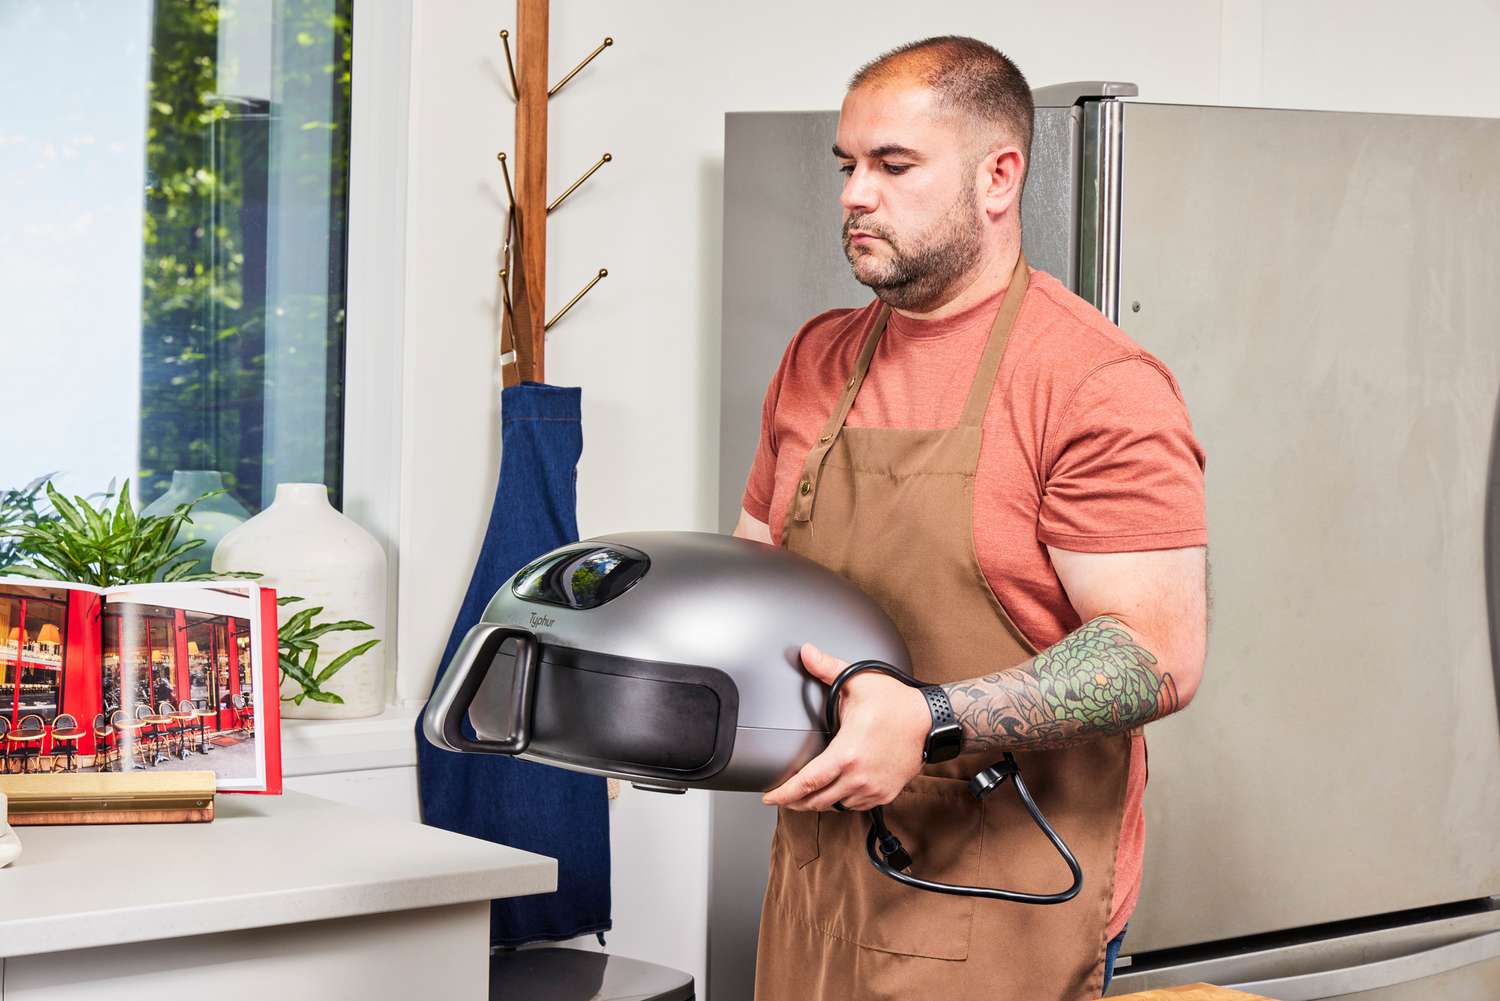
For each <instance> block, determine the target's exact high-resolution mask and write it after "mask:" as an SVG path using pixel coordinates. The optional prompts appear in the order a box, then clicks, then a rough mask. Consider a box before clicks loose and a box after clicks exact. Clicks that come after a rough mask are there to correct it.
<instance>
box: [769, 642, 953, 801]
mask: <svg viewBox="0 0 1500 1001" xmlns="http://www.w3.org/2000/svg"><path fill="white" fill-rule="evenodd" d="M801 652H802V666H803V667H805V668H807V673H808V674H811V675H812V676H813V677H814V678H817V679H818V680H819V681H821V682H823V684H825V685H831V684H833V681H834V679H835V678H837V677H838V676H839V672H840V671H842V670H843V669H844V668H846V667H848V666H849V662H848V661H844V660H839V659H838V658H837V657H832V656H829V655H828V654H826V653H824V652H823V651H821V650H819V649H818V648H817V647H815V646H813V645H812V644H811V643H806V644H804V645H803V647H802V651H801ZM842 698H843V703H842V705H840V706H839V732H838V733H837V734H836V735H835V736H834V738H833V740H832V741H830V742H829V744H828V746H827V747H826V748H824V750H823V753H822V754H819V755H818V756H817V757H816V758H813V759H812V760H811V761H809V762H808V763H807V764H806V765H804V766H803V767H802V770H801V771H799V772H798V773H797V774H796V775H793V776H792V777H791V778H789V779H787V780H786V781H785V782H783V783H782V784H781V785H779V786H777V787H776V788H775V789H773V790H771V791H770V792H768V793H766V795H765V796H764V797H762V802H765V803H769V804H771V805H773V806H784V807H786V808H787V809H789V810H831V809H833V804H835V803H842V804H843V805H844V808H845V809H848V810H868V809H870V808H871V807H874V806H884V805H885V804H886V803H889V802H890V801H891V800H893V799H895V798H896V796H897V795H898V794H899V793H900V792H901V790H902V789H903V788H904V787H905V786H906V783H908V782H910V781H911V780H912V778H913V777H914V776H915V775H917V773H918V772H920V771H921V770H922V747H923V745H924V744H925V743H926V741H927V734H928V732H929V731H930V730H931V728H932V714H931V713H930V712H929V711H928V709H927V700H926V699H925V698H923V697H922V693H921V692H919V691H917V690H916V689H915V688H911V687H909V686H907V685H904V684H902V683H901V682H899V681H897V680H896V679H895V678H889V677H886V676H885V675H883V674H877V673H875V672H873V671H872V672H865V673H863V674H859V675H856V676H855V677H853V678H850V679H849V681H848V683H846V684H845V685H844V688H843V695H842Z"/></svg>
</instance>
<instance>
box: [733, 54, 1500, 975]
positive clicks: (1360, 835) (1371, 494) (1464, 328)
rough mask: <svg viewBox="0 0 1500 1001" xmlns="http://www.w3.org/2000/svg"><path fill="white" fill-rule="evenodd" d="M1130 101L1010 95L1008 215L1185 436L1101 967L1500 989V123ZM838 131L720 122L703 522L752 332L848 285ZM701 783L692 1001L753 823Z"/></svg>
mask: <svg viewBox="0 0 1500 1001" xmlns="http://www.w3.org/2000/svg"><path fill="white" fill-rule="evenodd" d="M1134 93H1135V89H1134V88H1133V87H1131V86H1130V85H1124V84H1105V83H1091V84H1074V85H1065V86H1062V87H1055V88H1047V89H1045V90H1041V91H1038V92H1037V104H1038V111H1037V116H1036V126H1037V128H1036V143H1035V149H1034V151H1033V159H1032V164H1031V173H1030V178H1029V181H1028V183H1027V187H1026V195H1025V200H1024V203H1023V212H1022V219H1023V224H1024V233H1025V249H1026V253H1027V255H1028V257H1029V258H1030V260H1031V261H1032V263H1033V264H1034V265H1035V266H1037V267H1040V268H1043V269H1045V270H1047V271H1050V272H1052V273H1053V274H1054V275H1056V276H1057V277H1058V278H1060V279H1062V280H1063V281H1065V282H1066V283H1067V284H1068V285H1069V286H1070V287H1072V288H1073V289H1074V290H1075V291H1077V292H1078V293H1079V294H1080V295H1082V296H1083V297H1085V298H1086V299H1088V300H1090V301H1091V302H1093V303H1094V304H1095V305H1096V306H1097V307H1098V308H1099V309H1100V310H1102V311H1103V312H1104V313H1105V314H1106V315H1108V316H1109V317H1111V318H1112V319H1114V320H1116V322H1118V323H1119V324H1120V326H1121V327H1123V328H1124V330H1125V331H1126V332H1127V333H1128V334H1130V335H1131V336H1132V337H1134V338H1135V339H1136V340H1137V341H1139V342H1140V343H1141V344H1143V345H1144V346H1145V347H1146V348H1147V349H1148V350H1150V351H1151V352H1153V353H1154V354H1156V355H1157V356H1159V357H1160V358H1162V359H1163V360H1164V361H1165V362H1166V363H1167V364H1168V365H1169V366H1170V367H1171V368H1172V370H1173V372H1174V373H1175V374H1176V376H1177V378H1178V380H1179V382H1180V383H1181V385H1182V388H1183V392H1184V394H1185V395H1186V398H1187V402H1188V407H1189V410H1190V412H1191V415H1192V419H1193V422H1194V426H1195V428H1196V430H1197V433H1198V435H1199V438H1200V439H1201V441H1202V442H1203V445H1204V447H1205V449H1206V451H1207V454H1208V473H1207V479H1208V508H1209V539H1210V562H1211V567H1212V610H1211V632H1210V646H1209V654H1208V664H1207V669H1206V676H1205V680H1204V683H1203V686H1202V688H1201V690H1200V692H1199V694H1198V696H1197V698H1196V700H1195V701H1194V703H1193V704H1192V705H1191V706H1190V707H1189V708H1188V709H1187V710H1186V711H1185V712H1183V713H1181V714H1179V715H1177V716H1174V717H1172V718H1169V719H1166V720H1163V721H1161V722H1158V723H1155V724H1152V725H1151V726H1150V727H1148V729H1147V735H1148V739H1149V746H1150V769H1151V771H1150V785H1149V788H1148V791H1147V797H1146V816H1147V825H1148V828H1147V854H1146V877H1145V886H1144V889H1143V892H1142V896H1141V900H1140V905H1139V907H1138V908H1137V910H1136V913H1135V917H1134V919H1133V920H1132V921H1131V924H1130V931H1129V934H1128V935H1127V937H1126V940H1125V954H1126V955H1125V956H1124V957H1123V958H1122V961H1121V967H1120V969H1119V971H1118V977H1117V979H1116V982H1115V986H1114V987H1113V988H1112V989H1111V993H1112V994H1118V993H1125V992H1128V991H1133V990H1141V989H1146V988H1150V987H1158V986H1166V985H1169V984H1176V983H1184V982H1192V981H1199V980H1203V981H1209V982H1213V983H1217V984H1222V985H1236V986H1241V987H1243V988H1244V989H1247V990H1250V991H1253V992H1255V993H1260V994H1264V995H1268V996H1270V997H1274V998H1281V999H1285V1001H1294V999H1311V998H1335V997H1337V998H1360V999H1363V1001H1375V999H1379V1001H1397V999H1423V1001H1427V999H1443V1001H1471V999H1475V1001H1477V999H1480V998H1483V999H1486V1001H1489V999H1495V998H1500V723H1497V720H1500V716H1497V702H1496V687H1497V686H1496V665H1497V663H1500V657H1497V639H1500V628H1497V623H1496V616H1497V613H1500V580H1497V573H1500V545H1497V536H1496V533H1497V532H1500V524H1497V520H1496V514H1497V501H1500V482H1497V478H1500V471H1497V468H1496V445H1497V438H1496V427H1497V389H1500V121H1490V120H1481V119H1463V118H1442V117H1415V116H1397V115H1370V114H1344V113H1325V112H1315V111H1286V110H1266V109H1255V108H1220V107H1190V106H1182V105H1163V104H1150V103H1146V102H1144V101H1139V100H1133V99H1129V98H1132V97H1133V95H1134ZM836 123H837V114H836V113H834V112H809V113H786V114H783V113H766V114H758V113H746V114H730V115H728V116H726V122H725V141H724V142H725V156H724V162H725V181H724V234H725V235H724V285H723V289H724V322H723V350H722V383H721V385H722V405H721V410H722V413H721V416H722V423H721V434H720V441H721V445H722V450H721V468H720V510H721V514H722V519H721V524H722V526H723V529H724V530H725V531H729V530H730V529H731V528H732V526H733V524H734V520H735V517H736V515H737V513H738V509H739V503H740V497H741V493H742V490H743V487H744V482H745V475H746V472H747V470H748V468H749V463H750V457H751V455H752V452H753V449H754V446H755V440H756V433H757V428H758V423H759V414H760V403H761V398H762V395H763V393H764V391H765V388H766V384H767V382H768V380H769V378H770V376H771V373H772V371H773V370H774V368H775V366H776V363H777V361H778V359H779V357H780V354H781V351H782V350H783V348H784V347H785V345H786V343H787V342H788V340H789V339H790V338H791V336H792V334H793V333H794V332H795V331H796V330H797V328H798V326H799V325H800V324H801V323H802V322H803V321H804V320H806V319H807V318H808V317H810V316H812V315H814V314H815V313H818V312H820V311H822V310H825V309H829V308H832V307H835V306H855V305H860V304H863V303H865V302H868V301H869V299H870V293H869V291H868V290H867V289H865V288H863V287H861V286H859V285H857V284H856V283H855V282H854V281H853V279H852V278H851V277H850V275H849V269H848V265H847V263H846V262H845V261H844V258H843V255H842V253H841V251H840V248H839V237H838V233H839V221H840V210H839V205H838V202H837V195H838V191H839V188H840V185H841V182H842V177H841V176H840V175H839V174H838V173H837V172H836V170H835V167H836V164H835V162H834V160H833V158H832V156H831V154H830V152H829V147H830V145H831V144H832V142H833V137H834V133H835V129H836ZM854 652H855V653H857V651H854ZM712 795H713V797H714V799H713V804H712V831H713V850H712V856H711V859H712V868H711V884H710V911H709V969H708V991H709V994H708V997H709V999H710V1001H740V999H746V998H749V997H750V996H751V985H752V976H753V964H754V951H755V928H756V920H757V917H758V912H759V906H760V900H761V892H762V890H763V888H764V885H765V874H766V860H767V852H768V844H769V840H770V834H771V828H772V825H773V823H774V817H773V815H772V812H771V811H770V810H769V809H767V808H765V807H762V806H761V805H760V803H759V801H758V799H757V798H756V797H753V796H745V795H738V794H727V793H715V794H712ZM988 906H1016V905H1008V904H994V903H991V904H989V905H988ZM991 946H992V947H993V948H997V949H1003V948H1004V947H1005V943H1003V942H996V943H991Z"/></svg>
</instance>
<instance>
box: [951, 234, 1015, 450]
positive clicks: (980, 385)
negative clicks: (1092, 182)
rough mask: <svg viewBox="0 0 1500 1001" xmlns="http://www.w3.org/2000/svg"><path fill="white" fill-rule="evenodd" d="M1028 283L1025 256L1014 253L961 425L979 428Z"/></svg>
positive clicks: (971, 386)
mask: <svg viewBox="0 0 1500 1001" xmlns="http://www.w3.org/2000/svg"><path fill="white" fill-rule="evenodd" d="M1029 285H1030V274H1029V272H1028V271H1027V269H1026V255H1025V254H1017V255H1016V268H1015V270H1014V271H1012V272H1011V275H1010V285H1008V286H1007V287H1006V289H1005V298H1004V299H1002V300H1001V301H1000V312H999V314H998V315H996V317H995V325H994V326H993V327H992V328H990V337H989V340H988V341H986V342H985V345H984V354H982V355H981V356H980V358H979V369H978V370H977V371H976V372H975V373H974V382H973V384H972V385H970V386H969V398H968V400H967V401H966V402H965V403H964V412H963V416H962V417H960V418H959V421H958V423H959V426H960V427H978V426H979V425H980V424H981V423H982V422H983V421H984V412H985V410H986V409H988V408H989V405H990V394H991V392H992V391H993V390H994V388H995V376H996V375H998V374H999V372H1000V359H1001V358H1002V357H1004V355H1005V345H1006V344H1007V343H1008V342H1009V341H1010V332H1011V330H1012V329H1013V328H1014V327H1015V325H1016V317H1017V316H1019V315H1020V313H1021V302H1022V300H1024V299H1025V298H1026V289H1027V288H1028V287H1029Z"/></svg>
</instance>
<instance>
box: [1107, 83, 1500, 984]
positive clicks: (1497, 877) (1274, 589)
mask: <svg viewBox="0 0 1500 1001" xmlns="http://www.w3.org/2000/svg"><path fill="white" fill-rule="evenodd" d="M1121 135H1122V145H1121V157H1120V160H1121V163H1122V170H1123V183H1122V192H1123V197H1122V204H1121V218H1120V238H1119V240H1120V246H1119V262H1120V263H1119V278H1118V282H1119V302H1120V317H1121V319H1120V323H1121V326H1123V327H1124V329H1125V330H1126V332H1127V333H1129V334H1130V335H1131V336H1132V337H1134V338H1135V339H1136V340H1138V341H1139V342H1140V343H1141V344H1143V345H1144V346H1145V347H1146V348H1147V349H1148V350H1149V351H1151V352H1153V353H1154V354H1156V355H1158V356H1159V357H1160V358H1161V359H1162V360H1163V361H1165V362H1166V363H1167V365H1168V366H1169V367H1170V368H1171V369H1172V371H1173V372H1174V374H1175V375H1176V377H1177V379H1178V381H1179V382H1180V383H1181V386H1182V390H1183V393H1184V395H1185V397H1186V400H1187V404H1188V409H1189V411H1190V413H1191V414H1192V419H1193V423H1194V426H1195V429H1196V431H1197V433H1198V436H1199V438H1200V439H1201V441H1202V442H1203V445H1204V448H1205V450H1206V452H1207V454H1208V467H1207V468H1208V471H1207V477H1208V516H1209V539H1210V553H1211V563H1212V586H1211V591H1212V609H1211V621H1212V627H1211V636H1210V642H1209V654H1208V664H1207V670H1206V676H1205V679H1204V683H1203V686H1202V688H1201V690H1200V691H1199V693H1198V696H1197V698H1196V700H1195V701H1194V703H1193V704H1192V706H1191V707H1190V708H1189V709H1188V710H1187V711H1186V712H1183V713H1181V714H1179V715H1177V716H1173V717H1171V718H1169V719H1166V720H1163V721H1160V722H1158V723H1155V724H1152V725H1151V727H1150V728H1149V729H1148V731H1147V734H1148V737H1149V740H1150V748H1151V751H1150V765H1151V786H1150V791H1149V792H1148V794H1147V804H1146V806H1147V832H1148V833H1147V858H1146V882H1145V886H1144V891H1143V893H1142V896H1141V900H1140V905H1139V907H1138V908H1137V911H1136V915H1135V918H1134V919H1133V921H1132V923H1131V926H1130V935H1129V938H1128V939H1127V943H1126V948H1127V949H1128V950H1130V951H1131V952H1132V953H1139V952H1141V951H1150V950H1159V949H1164V948H1168V947H1173V946H1181V945H1186V944H1189V943H1197V942H1210V941H1217V940H1224V939H1232V938H1235V937H1238V936H1244V935H1250V934H1254V933H1258V932H1266V931H1270V930H1273V929H1284V928H1296V927H1302V926H1307V925H1314V924H1319V923H1323V922H1330V921H1335V920H1340V919H1348V918H1353V917H1358V916H1361V915H1372V914H1387V913H1391V912H1395V911H1400V910H1406V909H1410V908H1417V907H1423V906H1427V905H1434V904H1440V903H1445V902H1451V901H1459V900H1473V899H1476V898H1481V897H1486V896H1489V895H1492V894H1494V893H1496V892H1497V891H1500V837H1497V833H1496V832H1497V831H1500V725H1497V715H1496V692H1495V674H1494V670H1495V667H1494V665H1495V663H1496V661H1495V659H1494V657H1493V656H1492V622H1491V617H1492V611H1493V608H1494V604H1493V603H1494V600H1495V591H1494V588H1495V583H1496V571H1497V569H1500V564H1497V562H1496V558H1495V557H1496V555H1497V554H1496V549H1495V547H1493V546H1491V545H1487V532H1489V531H1493V524H1492V522H1493V520H1494V519H1495V516H1496V503H1497V500H1500V489H1497V483H1496V476H1497V470H1496V436H1495V430H1496V418H1497V410H1496V405H1497V387H1500V280H1497V273H1500V272H1497V262H1500V183H1497V181H1496V180H1495V177H1496V175H1495V172H1494V165H1495V164H1496V163H1500V122H1497V121H1489V120H1480V119H1457V118H1429V117H1408V116H1392V115H1360V114H1329V113H1320V112H1303V111H1270V110H1258V109H1237V108H1206V107H1183V106H1166V105H1150V104H1126V105H1124V106H1123V121H1122V128H1121ZM1487 941H1489V940H1487ZM1476 948H1477V947H1476ZM1484 948H1489V946H1485V947H1484ZM1478 962H1490V960H1479V961H1478ZM1486 968H1488V967H1486ZM1271 993H1272V996H1275V997H1281V996H1282V995H1280V994H1276V993H1275V992H1274V991H1272V992H1271ZM1309 996H1311V995H1309ZM1317 996H1320V997H1321V996H1324V995H1317ZM1374 996H1381V995H1374ZM1391 996H1393V997H1394V996H1399V995H1391Z"/></svg>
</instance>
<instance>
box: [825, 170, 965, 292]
mask: <svg viewBox="0 0 1500 1001" xmlns="http://www.w3.org/2000/svg"><path fill="white" fill-rule="evenodd" d="M851 229H859V230H863V231H864V232H866V233H869V234H870V235H872V236H878V237H880V238H881V239H883V240H885V242H886V245H887V246H888V247H890V253H889V255H888V256H887V257H886V258H885V259H878V258H876V257H875V255H874V254H872V253H868V252H862V251H857V250H856V249H855V247H854V245H853V243H852V242H851V241H850V239H849V230H851ZM982 237H983V230H982V229H981V227H980V224H979V216H978V213H977V212H976V210H975V208H974V186H973V185H972V184H970V185H969V187H968V190H966V191H962V192H960V193H959V196H958V198H957V199H955V200H954V202H953V204H952V205H950V206H949V207H948V211H947V212H945V213H943V215H942V219H941V221H940V222H939V223H938V224H937V226H936V227H935V228H934V229H933V231H932V232H931V233H929V234H928V235H927V237H926V239H924V240H923V241H922V242H921V245H920V246H916V247H913V248H911V249H907V248H906V247H905V246H904V242H905V241H904V239H903V242H902V243H897V242H896V240H895V239H894V238H893V236H892V234H891V233H890V231H889V230H887V229H885V228H884V227H883V226H880V225H877V224H875V223H871V222H868V221H866V220H865V217H864V216H858V215H853V216H850V217H849V218H848V219H846V220H844V256H845V257H847V258H848V259H849V265H850V267H852V268H853V269H854V280H855V281H857V282H859V283H860V284H861V285H865V286H868V287H869V288H870V289H871V290H873V291H874V293H875V295H876V296H877V297H878V298H879V299H880V301H881V302H884V303H885V304H886V305H888V306H890V307H891V308H892V309H905V310H909V311H911V312H913V313H926V312H930V311H931V310H933V309H935V308H937V307H938V306H940V305H942V299H943V294H944V293H945V292H947V291H948V290H949V289H951V288H952V287H953V286H954V285H955V284H956V283H957V282H958V280H959V279H960V278H962V277H963V276H964V275H965V274H966V273H967V272H968V271H969V269H970V268H972V267H973V266H974V262H975V261H977V260H978V259H979V254H980V241H981V239H982ZM857 262H862V263H863V265H864V274H863V275H861V273H860V267H859V266H857Z"/></svg>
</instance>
